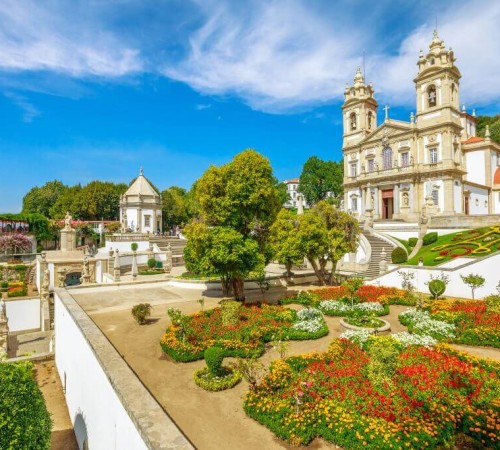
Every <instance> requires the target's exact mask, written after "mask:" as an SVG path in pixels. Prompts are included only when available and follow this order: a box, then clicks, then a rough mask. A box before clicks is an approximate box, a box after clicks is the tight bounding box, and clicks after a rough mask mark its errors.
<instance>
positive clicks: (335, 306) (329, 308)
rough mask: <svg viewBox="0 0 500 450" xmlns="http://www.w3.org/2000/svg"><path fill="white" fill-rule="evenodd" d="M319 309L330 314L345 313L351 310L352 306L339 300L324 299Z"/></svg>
mask: <svg viewBox="0 0 500 450" xmlns="http://www.w3.org/2000/svg"><path fill="white" fill-rule="evenodd" d="M319 309H320V310H321V311H324V312H327V313H330V314H332V313H333V314H343V313H347V312H349V311H351V306H350V305H348V304H347V303H343V302H339V301H337V300H324V301H322V302H321V303H320V304H319Z"/></svg>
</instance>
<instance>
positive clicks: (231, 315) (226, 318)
mask: <svg viewBox="0 0 500 450" xmlns="http://www.w3.org/2000/svg"><path fill="white" fill-rule="evenodd" d="M220 309H221V316H222V325H224V326H226V327H231V326H234V325H237V324H238V322H239V321H240V309H241V303H239V302H236V301H234V300H225V301H223V302H222V303H221V305H220Z"/></svg>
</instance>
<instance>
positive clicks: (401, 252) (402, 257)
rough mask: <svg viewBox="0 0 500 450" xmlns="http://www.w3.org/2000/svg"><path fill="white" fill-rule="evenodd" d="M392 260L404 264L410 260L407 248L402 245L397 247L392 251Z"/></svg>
mask: <svg viewBox="0 0 500 450" xmlns="http://www.w3.org/2000/svg"><path fill="white" fill-rule="evenodd" d="M391 261H392V263H393V264H403V263H405V262H406V261H408V254H407V253H406V250H405V249H404V248H401V247H396V248H395V249H394V250H393V251H392V253H391Z"/></svg>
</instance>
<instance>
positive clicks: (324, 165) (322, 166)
mask: <svg viewBox="0 0 500 450" xmlns="http://www.w3.org/2000/svg"><path fill="white" fill-rule="evenodd" d="M343 177H344V164H343V162H342V161H339V162H336V161H323V160H321V159H319V158H318V157H317V156H311V157H310V158H309V159H308V160H307V161H306V162H305V164H304V167H303V169H302V173H301V175H300V183H299V192H301V193H302V194H304V198H305V199H306V201H307V203H309V205H314V204H316V203H318V202H319V201H321V200H325V199H326V198H328V196H333V198H339V197H340V196H341V195H342V192H343Z"/></svg>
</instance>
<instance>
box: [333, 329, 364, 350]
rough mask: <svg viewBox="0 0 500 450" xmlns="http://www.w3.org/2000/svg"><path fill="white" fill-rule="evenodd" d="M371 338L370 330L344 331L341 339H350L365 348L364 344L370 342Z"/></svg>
mask: <svg viewBox="0 0 500 450" xmlns="http://www.w3.org/2000/svg"><path fill="white" fill-rule="evenodd" d="M370 336H371V332H370V331H369V330H347V331H344V332H343V333H342V334H341V335H340V336H339V337H340V338H343V339H348V340H350V341H352V342H355V343H356V344H358V345H359V346H360V347H363V344H364V343H365V342H366V341H367V340H368V338H369V337H370Z"/></svg>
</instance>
